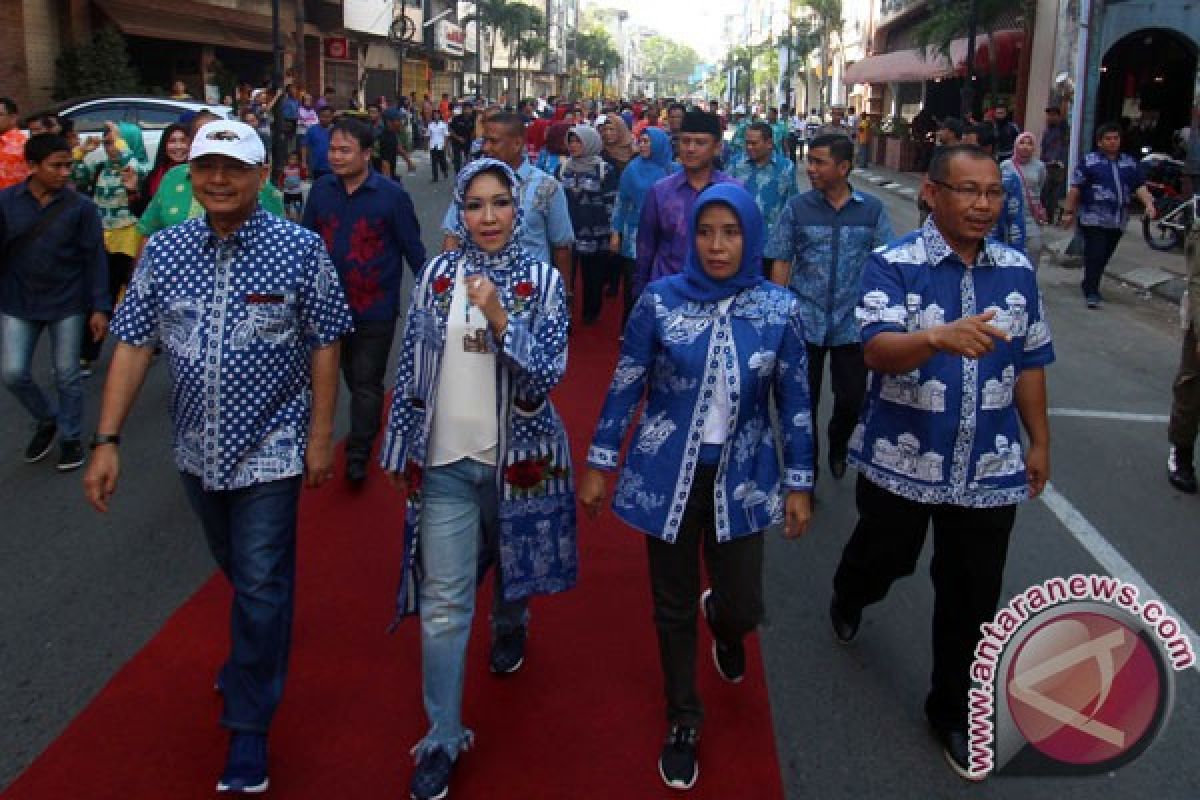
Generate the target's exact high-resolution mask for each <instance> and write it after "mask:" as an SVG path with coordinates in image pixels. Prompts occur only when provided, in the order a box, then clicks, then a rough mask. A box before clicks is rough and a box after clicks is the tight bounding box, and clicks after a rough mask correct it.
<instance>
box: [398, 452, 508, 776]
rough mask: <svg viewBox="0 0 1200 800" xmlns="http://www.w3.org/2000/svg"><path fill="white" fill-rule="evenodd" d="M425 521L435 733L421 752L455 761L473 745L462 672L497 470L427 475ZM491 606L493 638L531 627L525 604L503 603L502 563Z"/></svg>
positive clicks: (424, 627)
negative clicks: (464, 719) (443, 754)
mask: <svg viewBox="0 0 1200 800" xmlns="http://www.w3.org/2000/svg"><path fill="white" fill-rule="evenodd" d="M422 495H423V497H422V502H421V522H420V525H421V527H420V538H421V545H420V558H421V571H422V575H421V585H420V590H419V591H420V607H421V674H422V689H423V692H424V699H425V713H426V715H427V716H428V717H429V733H427V734H426V735H425V738H424V739H423V740H422V741H421V743H420V744H418V745H417V754H418V756H420V755H421V754H422V753H423V752H427V751H429V750H432V749H443V750H445V751H446V752H448V753H449V754H450V756H451V758H455V757H457V755H458V751H459V749H460V748H463V747H465V746H466V745H468V744H469V743H470V740H471V732H470V731H469V730H467V729H466V728H464V727H463V724H462V694H463V673H464V671H465V668H466V664H465V662H466V655H467V640H468V638H469V637H470V634H471V619H472V618H473V617H474V615H475V590H476V581H477V579H478V574H479V572H478V571H479V548H480V547H481V545H482V542H483V541H484V540H485V539H486V540H489V541H495V540H496V537H497V536H498V535H499V530H498V528H497V512H498V502H497V492H496V468H495V467H492V466H488V465H487V464H481V463H479V462H478V461H472V460H471V459H462V460H460V461H456V462H454V463H453V464H446V465H444V466H441V467H431V468H429V469H428V470H426V471H425V477H424V484H423V488H422ZM494 572H495V575H496V578H495V580H496V592H495V600H494V602H493V605H492V630H493V633H494V634H501V633H507V632H510V631H512V630H514V629H516V628H519V627H521V626H523V625H525V624H526V623H527V621H528V611H527V606H528V603H527V601H525V600H519V601H516V602H510V603H506V602H503V600H502V599H501V591H500V569H499V566H498V565H497V566H496V568H495V570H494Z"/></svg>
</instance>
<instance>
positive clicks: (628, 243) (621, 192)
mask: <svg viewBox="0 0 1200 800" xmlns="http://www.w3.org/2000/svg"><path fill="white" fill-rule="evenodd" d="M674 171H675V169H674V162H673V161H672V160H671V137H670V136H668V135H667V134H666V132H665V131H663V130H661V129H659V128H647V129H646V130H644V131H642V135H641V136H640V137H638V155H637V157H636V158H634V159H633V160H632V161H630V162H629V164H628V166H626V167H625V171H624V172H622V173H621V181H620V184H619V185H618V188H617V202H616V205H615V206H614V208H613V221H612V227H613V233H612V242H611V243H610V244H609V249H610V250H611V251H612V252H613V253H617V254H618V262H619V266H618V269H619V270H620V274H621V280H622V281H623V282H624V284H625V291H624V295H623V299H624V311H623V312H622V313H623V316H622V317H621V320H622V327H624V324H623V323H625V322H627V321H628V320H629V313H630V312H631V311H632V310H633V266H634V260H635V259H636V258H637V252H636V250H635V249H634V248H635V246H636V245H637V232H638V222H639V221H640V220H641V218H642V203H643V202H645V200H646V194H647V193H648V192H649V191H650V187H651V186H653V185H654V184H655V183H656V182H658V181H660V180H662V179H663V178H665V177H667V176H668V175H670V174H671V173H672V172H674Z"/></svg>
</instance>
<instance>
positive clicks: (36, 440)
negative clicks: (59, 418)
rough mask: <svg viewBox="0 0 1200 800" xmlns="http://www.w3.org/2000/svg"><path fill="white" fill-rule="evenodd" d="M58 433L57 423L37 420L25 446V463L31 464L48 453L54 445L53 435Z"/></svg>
mask: <svg viewBox="0 0 1200 800" xmlns="http://www.w3.org/2000/svg"><path fill="white" fill-rule="evenodd" d="M56 435H58V425H57V424H56V423H55V422H53V421H50V422H39V423H38V426H37V430H36V431H35V432H34V434H33V438H32V439H30V440H29V446H28V447H26V448H25V463H26V464H33V463H35V462H37V461H41V460H42V459H43V458H45V457H46V456H48V455H50V448H51V447H52V446H53V445H54V437H55V436H56Z"/></svg>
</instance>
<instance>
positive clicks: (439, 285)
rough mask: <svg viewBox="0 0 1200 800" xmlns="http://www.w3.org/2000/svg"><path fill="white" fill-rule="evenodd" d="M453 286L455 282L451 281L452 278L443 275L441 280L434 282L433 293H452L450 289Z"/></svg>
mask: <svg viewBox="0 0 1200 800" xmlns="http://www.w3.org/2000/svg"><path fill="white" fill-rule="evenodd" d="M452 285H453V281H451V280H450V277H449V276H447V275H442V276H441V277H440V278H438V279H437V280H435V281H434V282H433V293H434V294H445V293H446V292H448V291H450V287H451V286H452Z"/></svg>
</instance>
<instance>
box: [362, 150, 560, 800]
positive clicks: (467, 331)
mask: <svg viewBox="0 0 1200 800" xmlns="http://www.w3.org/2000/svg"><path fill="white" fill-rule="evenodd" d="M517 186H518V183H517V177H516V175H515V174H514V173H513V171H512V170H511V169H510V168H509V167H508V166H507V165H506V164H504V163H503V162H500V161H496V160H495V159H491V158H482V159H479V160H476V161H472V162H471V163H470V164H468V165H466V166H464V167H463V169H462V171H461V172H460V173H459V175H458V178H457V179H456V183H455V191H454V203H455V207H456V209H457V232H456V235H457V237H458V240H459V241H460V242H461V243H462V244H461V245H460V248H459V249H457V250H449V251H447V252H445V253H442V254H441V255H440V256H438V257H436V258H434V259H433V260H432V261H431V262H429V263H428V264H427V265H426V266H425V268H424V270H422V272H421V274H420V276H419V277H418V278H417V283H416V286H415V287H414V289H413V294H412V297H413V301H412V305H411V307H410V308H409V311H408V318H407V321H406V323H405V330H404V340H403V345H402V349H401V352H400V357H399V364H398V368H397V375H396V391H395V394H394V395H393V398H392V405H391V411H390V414H389V419H388V425H387V433H386V437H385V442H384V448H383V453H382V457H381V461H382V464H383V468H384V470H385V471H386V472H387V474H388V477H389V478H390V480H391V482H392V483H393V485H395V486H396V487H397V488H398V489H399V490H400V491H402V492H405V493H406V495H407V497H406V514H405V525H404V533H405V546H404V553H405V560H404V565H403V571H402V577H401V582H400V591H399V599H398V603H397V606H398V607H397V618H398V619H399V617H401V616H404V615H408V614H412V613H414V612H416V611H418V609H419V612H420V617H421V660H422V675H423V692H424V700H425V710H426V713H427V715H428V717H429V731H428V733H427V734H426V735H425V737H424V738H422V739H421V741H420V742H418V743H417V745H416V747H414V748H413V753H414V755H415V756H416V762H417V766H416V771H415V773H414V775H413V778H412V784H411V792H412V797H414V798H420V799H424V798H435V797H442V796H444V793H445V792H446V791H447V790H448V784H449V780H450V774H451V772H452V771H453V768H454V764H455V762H456V760H457V758H458V755H459V753H460V751H462V750H465V749H467V748H468V747H469V745H470V744H471V742H472V739H473V734H472V732H471V731H470V730H469V729H468V728H466V727H465V726H464V725H463V722H462V718H461V716H462V693H463V675H464V667H465V663H464V661H465V658H466V651H467V639H468V637H469V635H470V630H471V619H472V617H473V616H474V612H475V589H476V581H477V576H478V575H479V574H481V573H479V572H478V565H479V564H480V563H481V561H483V562H486V561H490V562H491V565H492V566H493V567H494V568H495V570H496V593H495V598H496V602H495V603H494V604H493V609H492V628H493V637H494V639H493V644H492V660H491V666H492V670H493V671H495V672H512V671H515V670H516V669H517V668H518V667H519V666H520V663H521V661H520V659H521V658H523V653H524V643H525V631H526V628H525V626H526V624H527V620H526V619H525V603H524V601H525V600H527V598H529V597H530V596H531V595H535V594H549V593H553V592H560V591H564V590H566V589H569V588H571V587H572V586H573V585H574V584H575V578H576V563H577V552H576V543H575V487H574V474H573V471H572V468H571V458H570V447H569V444H568V442H567V434H566V431H565V429H564V428H563V423H562V420H561V419H560V418H559V415H558V412H557V411H556V410H555V409H554V406H553V405H551V403H550V400H549V394H550V390H551V389H553V388H554V386H555V385H556V384H557V383H558V381H559V380H560V379H561V378H562V376H563V373H564V372H565V371H566V367H567V323H568V319H569V313H568V309H567V306H566V300H565V294H564V290H563V285H562V280H561V278H560V276H559V273H558V271H557V270H556V269H554V267H552V266H549V265H547V264H543V263H540V262H539V261H537V260H536V259H534V258H532V257H531V256H529V255H528V254H527V253H526V252H525V251H524V249H522V247H521V245H520V228H521V225H522V212H521V211H520V208H519V204H518V202H517ZM481 556H482V558H481ZM514 611H515V614H514ZM514 616H515V617H516V618H515V619H514ZM398 619H397V621H398ZM514 653H515V654H516V656H517V659H516V660H515V661H510V660H509V659H511V657H512V655H513V654H514Z"/></svg>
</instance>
